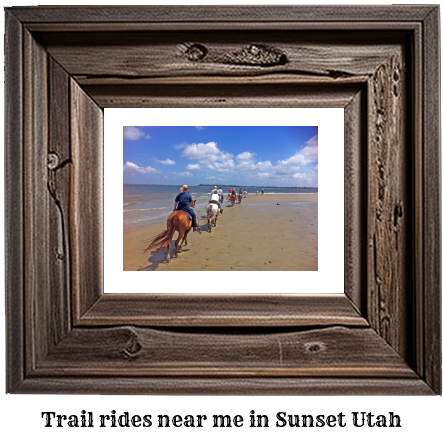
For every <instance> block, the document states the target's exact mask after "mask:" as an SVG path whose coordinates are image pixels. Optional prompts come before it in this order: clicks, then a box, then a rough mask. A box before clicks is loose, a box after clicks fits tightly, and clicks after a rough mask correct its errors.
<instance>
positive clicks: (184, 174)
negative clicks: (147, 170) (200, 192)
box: [173, 172, 192, 178]
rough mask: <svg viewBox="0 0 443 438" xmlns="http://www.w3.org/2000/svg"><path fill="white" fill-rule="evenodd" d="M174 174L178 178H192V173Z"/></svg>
mask: <svg viewBox="0 0 443 438" xmlns="http://www.w3.org/2000/svg"><path fill="white" fill-rule="evenodd" d="M173 174H174V175H177V176H182V177H185V178H190V177H191V176H192V173H189V172H173Z"/></svg>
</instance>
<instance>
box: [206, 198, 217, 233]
mask: <svg viewBox="0 0 443 438" xmlns="http://www.w3.org/2000/svg"><path fill="white" fill-rule="evenodd" d="M219 212H220V209H219V208H218V204H216V203H209V204H208V206H207V207H206V220H207V221H208V231H209V232H212V227H213V226H214V227H215V226H216V224H217V218H218V214H219Z"/></svg>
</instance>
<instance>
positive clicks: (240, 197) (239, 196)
mask: <svg viewBox="0 0 443 438" xmlns="http://www.w3.org/2000/svg"><path fill="white" fill-rule="evenodd" d="M242 198H243V195H242V194H241V193H239V194H238V203H239V204H241V199H242Z"/></svg>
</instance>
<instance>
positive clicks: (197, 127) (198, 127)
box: [195, 126, 206, 131]
mask: <svg viewBox="0 0 443 438" xmlns="http://www.w3.org/2000/svg"><path fill="white" fill-rule="evenodd" d="M195 129H196V130H197V131H203V130H204V129H206V127H205V126H196V127H195Z"/></svg>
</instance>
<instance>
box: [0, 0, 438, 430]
mask: <svg viewBox="0 0 443 438" xmlns="http://www.w3.org/2000/svg"><path fill="white" fill-rule="evenodd" d="M51 3H53V4H60V3H61V2H60V1H58V2H49V1H46V2H45V4H51ZM94 3H95V4H103V5H106V4H113V3H114V2H112V1H110V0H105V1H95V2H94ZM156 3H157V4H167V3H164V2H156ZM190 3H193V2H187V4H190ZM206 3H209V2H206ZM222 3H223V2H218V4H222ZM225 3H226V4H232V2H230V1H228V2H225ZM248 3H249V4H259V3H263V2H261V1H259V0H253V1H247V0H243V1H242V2H241V4H248ZM266 3H271V2H270V1H268V2H265V4H266ZM278 3H279V4H297V2H294V1H292V2H286V1H284V0H279V2H278ZM331 3H332V4H334V3H340V4H350V5H352V4H356V3H357V1H356V0H354V1H350V2H349V1H346V0H340V1H339V2H325V1H315V2H310V1H309V0H304V1H302V2H300V4H331ZM365 3H366V4H389V3H388V2H381V1H376V2H374V1H369V0H366V1H365ZM3 4H4V6H6V5H8V6H19V5H22V6H24V5H30V4H32V3H30V2H28V1H26V2H25V1H12V0H11V3H6V2H4V3H3ZM71 4H75V2H74V3H71ZM79 4H81V3H79ZM116 4H118V3H116ZM131 4H147V3H146V2H137V1H133V2H131ZM194 4H198V3H194ZM3 23H4V20H3V19H2V20H1V26H3ZM0 72H1V73H0V74H3V71H2V69H0ZM2 107H3V105H2ZM0 123H3V118H1V119H0ZM0 156H3V154H0ZM0 172H3V166H0ZM0 185H1V189H2V190H3V174H2V175H0ZM1 213H2V215H3V212H1ZM2 223H3V216H2ZM0 239H3V233H0ZM0 266H1V267H0V269H1V275H2V279H3V281H2V284H4V266H3V264H1V265H0ZM3 305H4V300H1V306H2V311H1V312H0V327H1V328H2V330H3V329H4V323H5V321H4V309H3ZM0 349H1V350H0V355H1V356H2V357H3V358H4V357H5V351H4V336H1V337H0ZM0 379H1V381H0V392H2V391H4V387H5V386H4V361H3V360H2V361H1V369H0ZM0 407H1V411H0V412H1V414H0V422H1V423H0V424H1V426H0V431H1V435H2V436H4V437H12V436H32V437H49V436H54V437H60V436H61V437H64V436H72V437H78V436H79V433H82V435H83V436H90V437H94V438H95V437H102V436H103V437H105V436H106V437H107V438H109V437H121V436H123V434H125V436H126V437H131V436H143V437H146V436H152V437H161V436H164V437H174V436H175V437H178V436H180V437H181V438H183V437H188V436H189V437H191V436H192V437H193V438H195V437H202V438H203V437H204V438H207V437H208V436H209V437H216V436H223V437H225V436H226V435H227V434H229V436H230V437H233V438H237V437H239V438H240V437H242V438H243V437H244V436H259V437H266V438H268V437H269V436H272V437H291V438H293V437H294V436H296V437H297V436H301V437H308V436H311V437H325V436H330V437H334V436H337V437H338V436H340V437H341V438H343V437H352V438H358V437H369V436H370V437H374V436H379V437H383V436H389V437H402V438H404V437H405V436H409V434H415V435H416V436H423V437H438V436H442V432H443V426H442V421H443V419H442V417H443V416H442V413H443V401H442V398H441V397H259V396H254V397H215V396H214V397H191V396H189V397H188V396H176V397H172V396H171V397H153V396H131V397H128V396H81V395H80V396H64V395H50V396H42V395H0ZM82 409H85V410H90V411H94V413H95V414H96V415H98V414H106V413H109V412H110V410H111V409H115V410H117V411H118V413H121V412H123V411H129V412H130V413H131V414H153V415H156V414H161V413H169V414H171V415H173V414H182V415H186V414H188V413H191V414H205V413H206V414H207V415H212V414H231V415H234V414H242V415H244V416H245V417H246V416H247V415H248V413H249V410H250V409H254V410H255V411H256V412H257V413H262V414H268V415H269V416H270V417H272V416H273V415H274V414H275V413H276V412H278V411H286V412H288V413H298V414H313V415H317V414H337V413H339V412H343V413H344V414H346V418H349V415H350V413H351V412H353V411H365V412H369V411H371V412H373V413H375V414H388V412H390V411H394V412H395V413H396V414H399V415H401V418H402V427H401V428H398V429H389V428H387V429H377V430H375V429H370V428H361V429H356V428H353V427H351V426H350V425H348V427H346V428H340V429H339V428H330V429H327V428H322V429H314V428H313V429H295V430H292V429H275V428H272V429H271V428H269V429H248V428H246V427H243V428H240V429H232V430H229V431H225V430H222V429H220V430H217V429H209V428H203V429H196V430H194V429H189V430H186V429H184V428H180V429H179V430H172V429H171V430H168V429H163V430H162V429H156V428H149V429H133V428H128V429H125V430H121V429H118V428H115V429H110V428H106V429H99V428H93V429H68V428H64V429H58V428H52V429H48V428H44V427H43V420H42V419H41V418H40V412H42V411H57V412H58V413H65V414H74V413H80V411H81V410H82Z"/></svg>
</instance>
